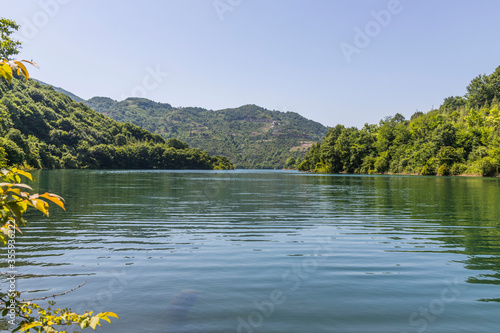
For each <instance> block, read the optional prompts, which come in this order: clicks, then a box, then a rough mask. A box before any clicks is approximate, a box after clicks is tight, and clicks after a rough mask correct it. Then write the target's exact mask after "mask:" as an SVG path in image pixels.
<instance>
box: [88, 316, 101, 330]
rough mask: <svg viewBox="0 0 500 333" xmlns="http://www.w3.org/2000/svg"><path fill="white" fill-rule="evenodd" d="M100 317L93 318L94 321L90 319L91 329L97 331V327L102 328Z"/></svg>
mask: <svg viewBox="0 0 500 333" xmlns="http://www.w3.org/2000/svg"><path fill="white" fill-rule="evenodd" d="M99 319H100V318H99V317H97V316H95V317H92V319H90V325H89V326H90V327H91V328H92V329H93V330H95V328H96V326H97V325H99V326H101V324H99Z"/></svg>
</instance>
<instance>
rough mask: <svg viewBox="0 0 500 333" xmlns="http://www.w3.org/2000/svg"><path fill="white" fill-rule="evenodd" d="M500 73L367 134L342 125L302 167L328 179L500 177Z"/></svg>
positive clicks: (318, 145) (480, 78)
mask: <svg viewBox="0 0 500 333" xmlns="http://www.w3.org/2000/svg"><path fill="white" fill-rule="evenodd" d="M499 98H500V67H498V68H497V69H496V71H495V72H494V73H493V74H491V75H489V76H486V75H480V76H478V77H476V78H475V79H474V80H472V82H471V83H470V85H469V86H468V87H467V94H466V95H465V96H464V97H460V96H455V97H448V98H446V99H445V100H444V103H443V105H441V106H440V107H439V109H436V110H432V111H430V112H428V113H426V114H424V113H422V112H417V113H415V114H414V115H413V116H412V117H411V119H410V120H405V119H404V117H403V116H402V115H400V114H396V115H395V116H393V117H387V118H385V119H383V120H381V121H380V123H379V124H378V125H365V127H364V128H362V129H357V128H354V127H351V128H346V127H344V126H342V125H337V126H336V127H334V128H331V129H330V130H329V131H328V134H327V135H326V137H325V138H324V139H323V141H321V142H318V143H316V144H314V145H313V146H312V147H311V150H310V151H309V152H308V153H307V155H306V156H305V159H304V160H303V161H302V163H301V164H300V165H299V169H300V170H302V171H316V172H326V173H337V172H347V173H409V174H422V175H460V174H471V175H483V176H496V175H498V174H499V169H500V112H499V105H500V103H499Z"/></svg>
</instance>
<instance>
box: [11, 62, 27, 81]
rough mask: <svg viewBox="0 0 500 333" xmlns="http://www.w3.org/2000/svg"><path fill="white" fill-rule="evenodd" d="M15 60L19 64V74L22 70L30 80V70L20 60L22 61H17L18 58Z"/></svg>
mask: <svg viewBox="0 0 500 333" xmlns="http://www.w3.org/2000/svg"><path fill="white" fill-rule="evenodd" d="M14 62H15V63H16V65H17V66H19V69H18V74H19V70H21V72H22V73H23V75H24V76H25V77H26V80H28V79H29V78H30V75H29V73H28V70H27V69H26V67H25V66H24V65H23V63H22V62H20V61H17V60H14Z"/></svg>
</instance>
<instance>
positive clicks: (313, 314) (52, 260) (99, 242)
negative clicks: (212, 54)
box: [0, 170, 500, 332]
mask: <svg viewBox="0 0 500 333" xmlns="http://www.w3.org/2000/svg"><path fill="white" fill-rule="evenodd" d="M35 177H36V178H37V179H38V182H37V183H36V184H35V186H34V188H35V190H36V191H37V192H43V191H46V190H49V191H51V192H54V193H58V194H61V195H62V196H63V197H65V199H66V206H67V212H62V211H57V209H56V208H54V209H53V212H52V213H51V214H52V215H51V218H50V219H49V220H47V219H44V218H42V217H40V216H39V215H37V214H31V215H30V216H28V220H29V221H30V222H31V223H30V226H29V228H27V229H26V230H27V231H26V233H25V234H24V235H22V236H21V237H20V238H19V239H20V244H19V245H20V247H19V249H18V260H19V261H18V262H17V266H18V267H19V271H20V273H21V275H20V276H19V279H18V280H19V287H20V288H21V290H22V291H24V292H27V293H28V294H29V295H30V296H33V297H35V296H45V295H47V294H52V293H58V292H62V291H66V290H69V289H71V288H73V287H75V286H77V285H79V284H81V283H82V282H83V281H85V280H87V281H88V283H87V285H86V286H85V287H83V288H81V289H79V290H77V291H75V292H73V293H71V294H69V295H66V296H62V297H60V298H59V300H58V302H59V303H61V305H63V304H64V305H70V306H72V307H73V309H74V310H85V309H93V310H96V311H103V310H107V311H114V312H116V313H118V314H119V315H120V317H121V319H120V320H118V321H115V322H114V323H113V325H107V324H105V325H106V326H104V329H103V332H122V331H127V332H132V331H134V332H161V331H163V332H167V331H169V332H424V331H429V332H453V331H471V332H472V331H474V332H497V331H498V327H499V326H498V325H499V324H500V320H499V319H498V309H499V308H498V303H499V299H500V292H499V289H498V285H499V284H500V256H499V254H500V228H499V224H500V223H499V221H500V207H499V206H498V205H497V203H496V201H497V200H498V198H499V197H500V196H499V194H500V189H499V186H498V184H499V183H498V182H499V180H497V179H482V178H438V177H396V176H392V177H390V176H346V175H336V176H327V175H315V174H301V173H296V172H275V171H259V172H257V171H232V172H213V171H212V172H207V171H182V172H165V171H83V170H79V171H74V170H60V171H42V172H37V173H35ZM3 256H4V257H5V254H3ZM0 263H1V266H0V267H1V270H5V267H6V260H3V261H1V262H0ZM3 281H4V282H5V278H4V280H3ZM4 286H5V285H4V284H3V285H2V287H3V289H5V287H4ZM425 311H427V312H425Z"/></svg>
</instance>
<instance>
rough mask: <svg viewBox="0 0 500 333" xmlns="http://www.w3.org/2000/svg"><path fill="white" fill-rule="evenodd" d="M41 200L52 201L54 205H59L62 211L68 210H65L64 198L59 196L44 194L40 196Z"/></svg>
mask: <svg viewBox="0 0 500 333" xmlns="http://www.w3.org/2000/svg"><path fill="white" fill-rule="evenodd" d="M40 198H45V199H47V200H50V201H52V202H53V203H55V204H56V205H58V206H59V207H61V208H62V209H64V210H66V208H64V199H63V198H62V197H60V196H58V195H57V194H53V193H44V194H42V195H40Z"/></svg>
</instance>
